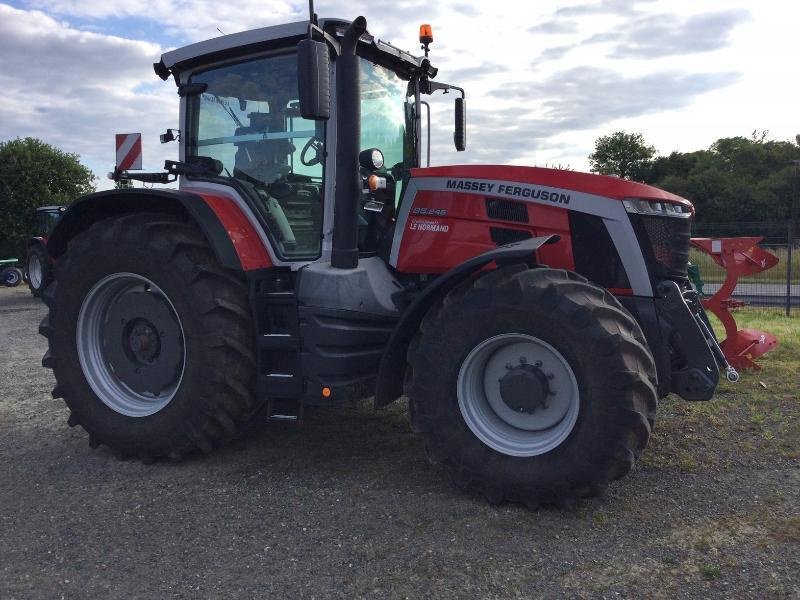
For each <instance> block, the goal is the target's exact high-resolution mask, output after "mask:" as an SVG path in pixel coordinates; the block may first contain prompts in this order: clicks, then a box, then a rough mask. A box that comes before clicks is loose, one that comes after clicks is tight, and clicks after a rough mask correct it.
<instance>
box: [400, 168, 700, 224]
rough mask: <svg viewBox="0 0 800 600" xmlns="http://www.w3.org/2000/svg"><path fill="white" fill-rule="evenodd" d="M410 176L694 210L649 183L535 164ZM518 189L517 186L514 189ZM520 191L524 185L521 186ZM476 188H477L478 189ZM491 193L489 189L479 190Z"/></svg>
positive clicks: (450, 184) (456, 186)
mask: <svg viewBox="0 0 800 600" xmlns="http://www.w3.org/2000/svg"><path fill="white" fill-rule="evenodd" d="M411 175H412V177H413V178H415V179H417V178H425V177H436V178H446V179H447V181H448V184H447V185H448V187H450V188H452V189H455V190H459V189H461V190H464V189H465V190H475V189H476V188H474V187H473V186H475V185H477V186H480V185H482V184H484V185H491V181H499V182H511V183H514V182H516V183H528V184H535V185H542V186H548V187H552V188H561V189H567V190H573V191H575V192H583V193H585V194H594V195H597V196H604V197H606V198H613V199H616V200H620V201H622V200H627V199H631V198H637V199H644V200H652V201H656V202H658V201H662V202H669V203H672V204H680V205H681V206H683V207H685V209H688V211H689V212H692V213H694V206H693V205H692V203H691V202H689V201H688V200H687V199H686V198H681V197H680V196H676V195H675V194H671V193H670V192H665V191H664V190H660V189H658V188H656V187H653V186H651V185H647V184H644V183H638V182H636V181H628V180H627V179H620V178H619V177H610V176H608V175H596V174H593V173H581V172H578V171H565V170H562V169H543V168H539V167H515V166H507V165H451V166H446V167H428V168H421V169H412V170H411ZM516 189H520V188H516ZM521 189H523V190H524V188H521ZM478 191H481V190H480V189H478ZM483 191H486V192H487V193H491V191H492V190H488V189H487V190H483Z"/></svg>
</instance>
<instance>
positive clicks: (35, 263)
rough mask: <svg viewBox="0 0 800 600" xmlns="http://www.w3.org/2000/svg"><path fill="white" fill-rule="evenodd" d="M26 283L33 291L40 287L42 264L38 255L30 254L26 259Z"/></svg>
mask: <svg viewBox="0 0 800 600" xmlns="http://www.w3.org/2000/svg"><path fill="white" fill-rule="evenodd" d="M28 281H30V283H31V286H32V287H33V288H34V289H37V290H38V289H39V287H40V286H41V285H42V262H41V261H40V260H39V255H38V254H31V257H30V258H29V259H28Z"/></svg>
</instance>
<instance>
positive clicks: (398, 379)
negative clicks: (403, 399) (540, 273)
mask: <svg viewBox="0 0 800 600" xmlns="http://www.w3.org/2000/svg"><path fill="white" fill-rule="evenodd" d="M559 239H560V236H558V235H546V236H542V237H535V238H531V239H528V240H522V241H520V242H513V243H511V244H506V245H505V246H500V247H499V248H496V249H494V250H489V251H488V252H484V253H483V254H479V255H478V256H475V257H473V258H471V259H469V260H468V261H465V262H463V263H461V264H460V265H458V266H457V267H454V268H452V269H450V270H449V271H447V272H446V273H443V274H442V275H440V276H439V277H438V278H437V279H435V280H434V281H433V282H432V283H431V284H430V285H428V286H427V287H426V288H425V289H424V290H423V291H422V293H421V294H420V295H419V296H417V297H416V298H415V299H414V301H413V302H412V303H411V305H410V306H409V307H408V308H407V309H406V311H405V312H404V313H403V316H402V317H400V320H399V321H398V323H397V325H396V326H395V328H394V331H393V332H392V335H391V337H390V338H389V343H388V344H387V345H386V349H385V350H384V352H383V356H382V357H381V362H380V366H379V367H378V380H377V382H376V385H375V408H382V407H384V406H386V405H388V404H390V403H392V402H394V401H395V400H397V399H398V398H399V397H400V396H401V395H402V394H403V379H404V377H405V372H406V353H407V351H408V345H409V344H410V343H411V340H412V339H413V337H414V334H416V332H417V331H418V330H419V326H420V323H421V322H422V319H423V317H424V316H425V313H427V312H428V309H429V308H430V307H431V306H433V304H434V303H435V302H436V301H438V300H439V299H440V298H442V297H443V296H444V295H445V294H447V293H448V292H450V291H451V290H452V289H453V288H455V287H456V286H457V285H458V284H459V283H461V282H462V281H464V280H465V279H466V278H467V277H470V276H472V275H473V274H474V273H476V272H477V271H479V270H480V269H482V268H483V267H484V266H486V265H487V264H489V263H490V262H496V263H497V266H498V267H504V266H509V265H513V264H519V263H527V264H529V265H531V266H534V265H535V264H536V255H535V254H534V253H535V252H536V250H537V249H538V248H540V247H541V246H543V245H545V244H554V243H555V242H557V241H558V240H559Z"/></svg>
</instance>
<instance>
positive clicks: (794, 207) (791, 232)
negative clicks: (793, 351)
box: [786, 135, 800, 317]
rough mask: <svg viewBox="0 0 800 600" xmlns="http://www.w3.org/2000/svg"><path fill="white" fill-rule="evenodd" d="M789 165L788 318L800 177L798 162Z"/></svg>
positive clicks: (799, 137)
mask: <svg viewBox="0 0 800 600" xmlns="http://www.w3.org/2000/svg"><path fill="white" fill-rule="evenodd" d="M797 143H798V144H800V135H799V136H797ZM791 164H793V165H794V177H792V198H791V200H790V203H791V204H790V207H791V208H790V217H789V231H788V236H787V237H788V238H789V239H788V242H789V246H788V250H789V251H788V254H787V257H786V258H787V260H788V261H789V264H788V265H786V316H787V317H788V316H789V314H790V313H791V310H792V250H793V249H794V248H793V246H794V228H795V222H796V221H797V204H798V202H797V192H798V185H797V179H798V176H800V160H793V161H792V162H791Z"/></svg>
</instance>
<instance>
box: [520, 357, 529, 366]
mask: <svg viewBox="0 0 800 600" xmlns="http://www.w3.org/2000/svg"><path fill="white" fill-rule="evenodd" d="M519 362H520V364H523V365H524V364H525V363H526V362H528V359H527V358H526V357H524V356H520V357H519Z"/></svg>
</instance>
